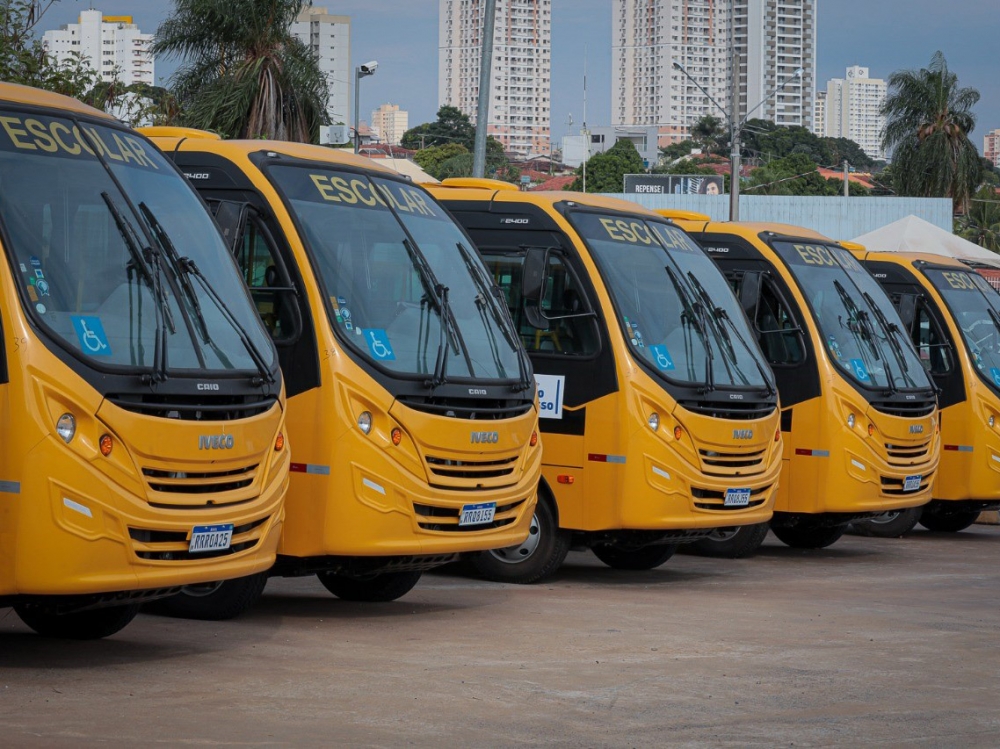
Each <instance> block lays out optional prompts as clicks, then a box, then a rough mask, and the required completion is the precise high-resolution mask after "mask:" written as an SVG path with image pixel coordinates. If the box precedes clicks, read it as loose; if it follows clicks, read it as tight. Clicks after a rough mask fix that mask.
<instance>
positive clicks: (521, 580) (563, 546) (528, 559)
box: [471, 496, 570, 585]
mask: <svg viewBox="0 0 1000 749" xmlns="http://www.w3.org/2000/svg"><path fill="white" fill-rule="evenodd" d="M569 542H570V532H569V531H566V530H563V529H561V528H559V526H558V524H557V522H556V514H555V512H554V511H553V510H552V505H551V504H549V500H548V499H547V498H545V497H541V496H540V497H539V498H538V504H537V505H535V514H534V515H533V516H532V518H531V525H530V527H529V529H528V537H527V538H526V539H525V540H524V543H522V544H519V545H518V546H507V547H505V548H503V549H491V550H490V551H483V552H480V553H479V554H475V555H473V556H472V557H471V561H472V564H473V566H474V567H475V568H476V570H477V571H478V572H479V574H480V575H482V576H483V577H485V578H486V579H487V580H493V581H494V582H498V583H518V584H522V585H523V584H527V583H534V582H538V581H539V580H541V579H543V578H545V577H548V576H549V575H551V574H552V573H553V572H555V571H556V570H557V569H559V567H560V566H561V565H562V563H563V562H564V561H565V560H566V554H568V553H569Z"/></svg>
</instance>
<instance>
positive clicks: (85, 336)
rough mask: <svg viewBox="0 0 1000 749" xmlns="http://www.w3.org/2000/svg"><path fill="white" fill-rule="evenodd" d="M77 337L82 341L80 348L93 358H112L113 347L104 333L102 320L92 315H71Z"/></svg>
mask: <svg viewBox="0 0 1000 749" xmlns="http://www.w3.org/2000/svg"><path fill="white" fill-rule="evenodd" d="M70 320H72V321H73V329H74V330H75V331H76V337H77V338H79V339H80V348H81V349H83V352H84V353H85V354H90V355H91V356H111V346H109V345H108V337H107V335H105V333H104V326H103V325H102V324H101V318H99V317H94V316H92V315H71V316H70Z"/></svg>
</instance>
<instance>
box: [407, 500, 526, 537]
mask: <svg viewBox="0 0 1000 749" xmlns="http://www.w3.org/2000/svg"><path fill="white" fill-rule="evenodd" d="M526 501H527V500H526V499H519V500H517V501H516V502H511V503H510V504H505V505H498V506H497V509H496V514H495V515H494V516H493V522H492V523H484V524H482V525H459V524H458V521H459V516H460V515H461V514H462V509H461V508H460V507H438V506H436V505H425V504H418V503H416V502H414V503H413V511H414V512H415V513H416V514H417V525H419V526H420V527H421V528H422V529H423V530H425V531H442V532H445V533H471V532H473V531H485V530H491V529H494V528H503V527H504V526H506V525H510V524H511V523H513V522H514V521H515V520H517V511H518V508H519V507H520V506H521V505H523V504H524V503H525V502H526Z"/></svg>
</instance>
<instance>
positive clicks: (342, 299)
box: [337, 296, 347, 304]
mask: <svg viewBox="0 0 1000 749" xmlns="http://www.w3.org/2000/svg"><path fill="white" fill-rule="evenodd" d="M337 304H347V300H346V299H345V298H344V297H342V296H338V297H337Z"/></svg>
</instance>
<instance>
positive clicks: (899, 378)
mask: <svg viewBox="0 0 1000 749" xmlns="http://www.w3.org/2000/svg"><path fill="white" fill-rule="evenodd" d="M774 249H775V251H777V253H778V254H779V255H780V256H781V257H782V259H783V260H784V261H785V262H786V263H787V264H788V267H789V269H790V270H791V272H792V275H794V276H795V278H796V280H797V281H798V283H799V286H800V288H801V290H802V295H803V296H804V297H805V298H806V300H807V301H808V303H809V305H810V306H811V307H812V310H813V313H814V317H815V320H816V324H817V325H818V326H819V330H820V334H821V336H822V338H823V343H824V344H825V347H826V350H827V352H828V354H829V357H830V359H831V361H833V362H835V364H836V365H837V366H838V367H839V368H840V369H841V370H842V371H843V372H844V373H846V374H847V376H848V377H850V378H851V379H852V380H854V381H855V382H857V383H859V384H861V385H862V386H864V387H867V388H884V389H887V390H890V391H893V392H894V391H896V390H902V389H909V390H912V389H931V387H932V385H931V383H930V380H929V379H928V377H927V373H926V371H925V370H924V368H923V366H922V365H921V363H920V358H919V356H918V355H917V352H916V351H915V350H914V348H913V344H912V342H911V341H910V339H909V336H908V335H907V334H906V332H905V331H904V329H903V323H902V322H901V321H900V319H899V314H898V313H897V312H896V308H895V307H893V305H892V302H891V301H890V299H889V297H888V296H887V295H886V293H885V292H884V291H883V290H882V288H881V287H880V286H879V285H878V282H877V281H876V280H875V279H874V278H872V276H871V274H870V273H868V271H866V270H865V269H864V268H863V267H862V265H861V263H859V262H858V261H857V260H856V259H855V258H854V256H853V255H851V253H850V252H848V251H847V250H845V249H843V248H842V247H835V246H832V245H826V244H821V243H817V242H809V241H802V242H786V241H781V242H775V243H774Z"/></svg>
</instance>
